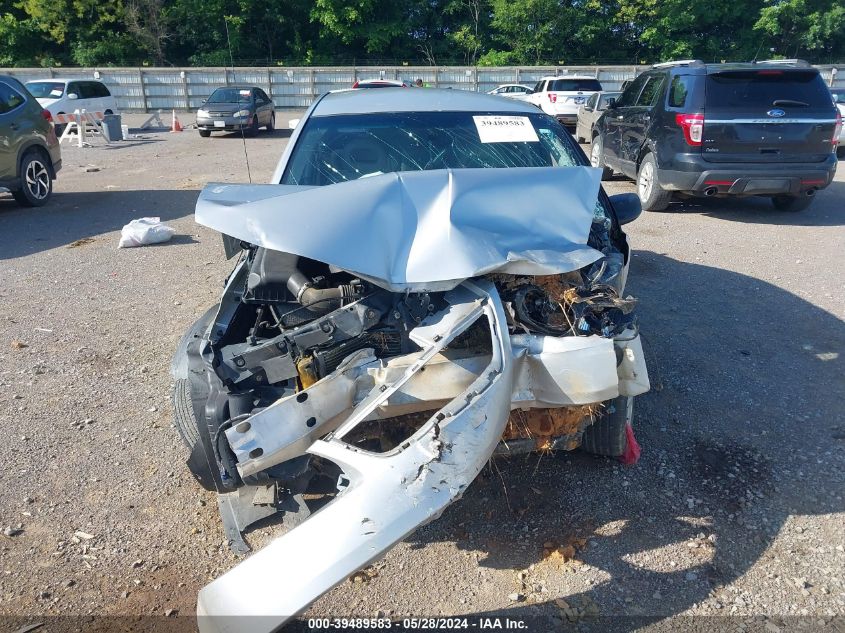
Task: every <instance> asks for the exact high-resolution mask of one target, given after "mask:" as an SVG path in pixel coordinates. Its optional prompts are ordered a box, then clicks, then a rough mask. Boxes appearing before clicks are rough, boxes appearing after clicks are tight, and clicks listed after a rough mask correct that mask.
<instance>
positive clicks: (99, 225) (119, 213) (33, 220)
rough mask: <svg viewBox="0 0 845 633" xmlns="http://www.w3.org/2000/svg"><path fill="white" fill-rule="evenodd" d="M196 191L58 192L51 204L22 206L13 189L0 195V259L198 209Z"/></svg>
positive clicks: (185, 214)
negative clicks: (143, 219) (132, 222)
mask: <svg viewBox="0 0 845 633" xmlns="http://www.w3.org/2000/svg"><path fill="white" fill-rule="evenodd" d="M198 195H199V194H198V192H197V191H191V190H152V189H144V190H141V191H96V192H68V193H61V192H57V193H55V194H54V195H53V199H52V200H50V202H49V204H48V205H47V206H45V207H40V208H34V209H27V208H23V207H19V206H18V205H17V203H15V201H14V200H13V199H12V197H11V196H10V195H8V196H6V197H2V196H0V260H4V259H14V258H16V257H23V256H25V255H31V254H33V253H38V252H41V251H46V250H49V249H51V248H56V247H59V246H65V245H68V244H70V243H72V242H75V241H77V240H81V239H84V238H89V237H94V236H97V235H101V234H103V233H109V232H111V231H119V230H120V229H121V228H122V227H123V226H124V225H125V224H127V223H128V222H129V221H130V220H133V219H135V218H140V217H145V216H158V217H160V218H161V220H162V222H167V221H169V220H174V219H176V218H182V217H185V216H188V215H191V214H192V213H193V212H194V206H195V205H196V201H197V196H198ZM169 243H170V244H173V243H174V242H173V241H171V242H169ZM115 246H117V238H115Z"/></svg>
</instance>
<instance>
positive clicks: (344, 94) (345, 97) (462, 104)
mask: <svg viewBox="0 0 845 633" xmlns="http://www.w3.org/2000/svg"><path fill="white" fill-rule="evenodd" d="M371 112H373V113H377V112H531V113H536V112H538V110H537V108H536V107H535V106H533V105H531V104H528V103H523V102H522V101H516V100H509V99H502V98H501V97H496V96H494V95H488V94H482V93H478V92H470V91H468V90H448V89H444V90H439V89H437V88H426V89H424V90H408V89H407V88H382V89H381V90H338V91H336V92H330V93H328V94H326V95H325V96H324V97H323V98H322V99H320V101H319V102H318V103H317V104H316V105H315V106H314V110H313V111H312V113H311V116H313V117H319V116H332V115H335V114H368V113H371Z"/></svg>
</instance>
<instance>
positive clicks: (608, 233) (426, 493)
mask: <svg viewBox="0 0 845 633" xmlns="http://www.w3.org/2000/svg"><path fill="white" fill-rule="evenodd" d="M588 165H589V163H588V161H587V159H586V157H585V156H584V154H583V153H582V152H581V150H580V149H579V148H578V147H577V145H576V144H575V143H574V141H573V140H572V138H571V136H570V135H569V134H568V132H566V130H565V129H564V128H563V127H561V126H560V125H559V124H558V123H557V122H556V121H555V120H554V119H552V118H551V117H548V116H546V115H544V114H542V113H539V112H537V110H536V109H534V108H532V107H530V106H528V105H525V104H521V103H519V102H513V103H509V102H503V101H502V100H501V99H496V98H494V97H488V96H485V95H476V94H471V93H465V92H459V91H439V90H426V91H418V92H414V93H413V94H412V96H408V91H403V90H379V91H364V92H361V91H356V92H341V93H333V94H329V95H326V96H324V97H322V98H321V99H319V100H318V101H317V103H315V105H313V106H312V107H311V109H310V110H309V111H308V112H307V113H306V115H305V117H304V118H303V120H302V121H301V123H300V124H299V126H298V128H297V130H296V131H295V132H294V134H293V136H292V138H291V140H290V143H289V145H288V148H287V150H286V152H285V154H284V156H283V157H282V160H281V161H280V164H279V166H278V168H277V170H276V174H275V176H274V179H273V182H274V183H278V184H271V185H228V184H211V185H208V186H207V187H206V188H205V189H204V190H203V192H202V194H201V196H200V199H199V202H198V204H197V209H196V219H197V222H199V223H200V224H203V225H205V226H207V227H210V228H212V229H215V230H217V231H219V232H221V233H222V234H223V235H224V244H225V245H226V248H227V254H228V255H230V256H235V255H237V256H238V257H239V259H238V261H237V264H236V266H235V269H234V271H233V272H232V273H231V275H230V276H229V278H228V280H227V282H226V286H225V290H224V292H223V296H222V297H221V299H220V303H219V304H218V305H216V306H214V307H213V308H212V309H211V310H209V311H208V312H207V313H206V315H204V316H203V317H202V318H201V319H199V321H197V323H196V324H195V325H194V326H193V327H192V328H191V329H190V330H189V332H187V333H186V335H185V337H184V338H183V340H182V342H181V344H180V346H179V349H178V351H177V354H176V357H175V358H174V362H173V373H174V379H175V388H174V405H175V410H176V422H177V427H178V428H179V431H180V433H181V435H182V438H183V439H184V441H185V443H186V444H187V446H188V448H189V449H190V451H191V454H190V457H189V460H188V464H189V467H190V468H191V470H192V472H193V473H194V474H195V476H196V477H197V479H198V480H199V481H200V482H201V483H202V485H204V486H205V487H207V488H208V489H210V490H215V491H216V492H217V493H218V501H219V508H220V513H221V517H222V520H223V524H224V527H225V530H226V534H227V537H228V539H229V542H230V544H231V545H232V547H233V548H234V549H235V550H236V551H241V552H245V551H247V549H248V548H247V546H246V544H245V542H244V541H243V537H242V532H243V531H244V529H245V528H246V527H247V526H248V525H249V524H251V523H253V522H255V521H258V520H260V519H262V518H265V517H268V516H270V515H273V514H276V513H280V514H281V515H282V517H283V521H284V522H285V523H288V524H289V526H290V528H291V529H290V530H289V531H288V532H287V533H286V534H284V536H282V537H280V538H278V539H276V540H275V541H274V542H272V543H271V544H270V545H269V546H267V547H265V548H264V549H263V550H261V551H259V552H256V553H255V554H253V555H251V556H250V557H249V558H247V559H246V560H245V561H244V562H242V563H240V564H239V565H237V566H236V567H234V568H233V569H232V570H230V571H229V572H227V573H226V574H224V575H223V576H221V577H220V578H218V579H216V580H215V581H213V582H212V583H210V584H209V585H208V586H206V587H205V588H203V589H202V591H201V592H200V595H199V603H198V607H197V611H198V614H199V615H200V616H208V617H202V618H200V628H201V629H203V630H209V631H212V630H213V631H228V630H231V631H235V630H239V631H243V630H251V631H271V630H273V629H275V628H278V627H279V626H281V625H283V624H284V623H285V622H286V621H287V620H288V619H290V618H291V617H293V616H295V615H297V614H298V613H300V612H302V611H303V610H304V609H306V608H307V607H308V605H309V604H311V603H312V602H313V601H314V600H315V599H317V598H318V597H319V596H320V595H322V594H323V593H324V592H326V591H328V590H329V589H331V588H332V587H333V586H335V585H337V584H338V583H340V582H342V581H343V580H344V579H345V578H347V577H348V576H350V575H351V574H353V573H354V572H356V571H357V570H359V569H361V568H362V567H364V566H366V565H367V564H369V563H371V562H372V561H374V560H376V559H378V558H380V557H381V556H383V555H384V554H385V553H386V552H387V551H388V550H389V549H390V548H391V547H393V546H394V545H395V544H396V543H397V542H399V541H400V540H402V539H403V538H405V537H406V536H408V535H409V534H410V533H411V532H413V531H414V530H415V529H416V528H418V527H419V526H420V525H422V524H424V523H426V522H428V521H431V520H432V519H434V518H436V517H438V516H439V515H440V514H441V513H442V512H443V510H444V509H445V508H446V507H447V506H448V505H449V504H451V503H452V502H454V501H455V500H457V499H458V498H460V496H461V495H462V494H463V492H464V491H465V490H466V488H467V487H468V486H469V485H470V483H471V482H472V481H473V479H474V478H475V477H476V475H477V474H478V473H479V472H480V470H481V469H482V468H483V467H484V465H485V463H486V462H487V461H488V460H489V459H490V458H491V456H493V455H494V454H503V455H508V454H513V453H520V452H527V451H538V450H539V451H548V450H558V449H561V450H571V449H574V448H577V447H578V446H582V447H584V448H585V449H586V450H589V451H591V452H593V453H597V454H602V455H611V456H618V455H621V454H622V453H623V452H624V451H625V449H626V445H627V442H628V440H629V438H631V439H632V436H631V435H630V431H629V429H630V426H629V425H630V421H631V416H632V410H633V409H632V399H633V397H634V396H636V395H638V394H641V393H643V392H645V391H647V390H648V388H649V383H648V376H647V371H646V367H645V362H644V360H643V353H642V347H641V345H640V338H639V334H638V330H637V322H636V315H635V310H634V308H635V301H634V299H633V298H631V297H627V296H625V295H624V286H625V279H626V275H627V270H628V259H629V250H628V245H627V241H626V237H625V234H624V233H623V232H622V230H621V228H620V226H621V224H624V223H625V222H627V221H630V220H633V219H634V218H636V217H637V215H638V214H639V210H640V209H639V202H638V200H637V198H636V196H634V195H622V196H614V197H611V198H608V197H607V196H606V195H605V194H604V192H603V191H602V190H601V188H600V179H601V172H600V171H599V170H595V169H592V168H590V167H589V166H588ZM626 431H628V432H626ZM314 493H319V494H314ZM290 569H296V574H295V575H293V574H290V573H287V571H286V570H290ZM244 615H250V616H262V617H251V618H248V619H242V620H238V619H237V618H239V616H244Z"/></svg>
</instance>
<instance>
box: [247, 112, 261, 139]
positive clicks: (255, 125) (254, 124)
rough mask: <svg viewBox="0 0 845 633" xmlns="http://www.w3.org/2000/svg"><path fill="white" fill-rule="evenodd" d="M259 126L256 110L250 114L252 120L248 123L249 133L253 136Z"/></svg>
mask: <svg viewBox="0 0 845 633" xmlns="http://www.w3.org/2000/svg"><path fill="white" fill-rule="evenodd" d="M259 127H260V126H259V125H258V113H257V112H256V113H255V114H254V115H253V116H252V122H251V123H250V124H249V133H250V134H251V135H252V136H255V135H256V134H258V128H259Z"/></svg>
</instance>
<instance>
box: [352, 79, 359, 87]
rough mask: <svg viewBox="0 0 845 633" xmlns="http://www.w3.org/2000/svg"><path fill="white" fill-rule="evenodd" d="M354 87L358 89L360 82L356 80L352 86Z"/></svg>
mask: <svg viewBox="0 0 845 633" xmlns="http://www.w3.org/2000/svg"><path fill="white" fill-rule="evenodd" d="M352 87H353V88H357V87H358V80H357V79H356V80H355V83H354V84H352Z"/></svg>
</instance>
